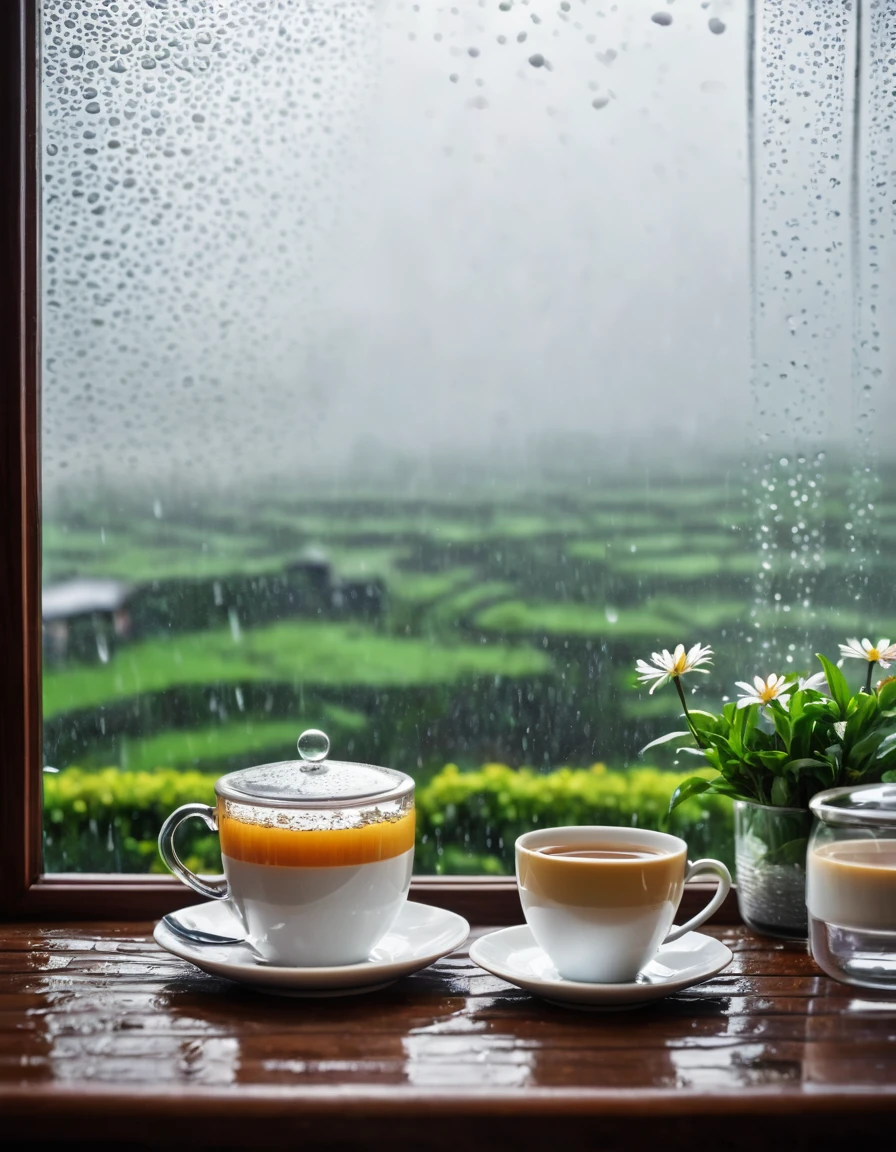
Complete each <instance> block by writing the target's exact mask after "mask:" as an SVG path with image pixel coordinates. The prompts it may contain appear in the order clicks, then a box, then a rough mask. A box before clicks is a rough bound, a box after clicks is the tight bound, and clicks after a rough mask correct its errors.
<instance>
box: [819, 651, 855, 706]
mask: <svg viewBox="0 0 896 1152" xmlns="http://www.w3.org/2000/svg"><path fill="white" fill-rule="evenodd" d="M816 656H817V657H818V659H819V660H820V661H821V666H822V668H824V674H825V676H826V677H827V681H828V687H829V688H830V690H831V696H832V697H833V700H834V702H835V703H836V705H837V707H838V708H839V709H840V715H841V716H845V715H846V709H847V708H848V706H849V700H850V696H851V693H850V691H849V685H848V684H847V683H846V677H845V676H844V675H843V673H842V672H841V671H840V669H839V668H838V667H837V665H836V664H832V663H831V661H830V660H828V658H827V657H826V656H822V655H821V653H820V652H817V653H816Z"/></svg>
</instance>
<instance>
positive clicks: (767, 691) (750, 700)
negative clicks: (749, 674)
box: [737, 672, 793, 708]
mask: <svg viewBox="0 0 896 1152" xmlns="http://www.w3.org/2000/svg"><path fill="white" fill-rule="evenodd" d="M737 686H738V688H743V690H744V692H745V693H746V695H745V696H739V697H738V699H737V706H738V708H746V707H747V706H748V705H750V704H770V703H771V702H772V700H777V701H779V703H781V704H783V705H784V707H785V708H786V707H787V701H788V700H789V699H790V693H789V692H785V691H784V689H785V688H792V687H793V684H792V682H788V680H787V677H786V676H778V675H776V674H775V673H774V672H773V673H772V674H771V676H769V678H768V679H767V680H763V679H762V677H761V676H754V677H753V683H752V684H748V683H747V681H746V680H738V681H737Z"/></svg>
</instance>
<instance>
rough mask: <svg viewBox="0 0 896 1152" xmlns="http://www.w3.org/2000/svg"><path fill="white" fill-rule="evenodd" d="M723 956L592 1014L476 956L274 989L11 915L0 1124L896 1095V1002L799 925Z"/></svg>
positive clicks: (252, 1134) (432, 1133) (700, 1118)
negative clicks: (358, 992)
mask: <svg viewBox="0 0 896 1152" xmlns="http://www.w3.org/2000/svg"><path fill="white" fill-rule="evenodd" d="M713 931H714V932H715V934H716V935H718V936H719V937H720V938H721V939H723V940H724V941H725V942H726V943H727V944H728V945H729V946H730V947H731V949H732V950H733V952H734V961H733V963H732V964H731V966H730V967H729V968H728V969H727V970H726V971H725V972H723V973H722V974H721V975H719V976H716V977H714V978H713V979H712V980H709V981H707V982H706V983H704V984H701V985H699V986H698V987H695V988H692V989H689V990H687V991H686V992H684V993H681V994H678V995H676V996H671V997H669V998H667V999H665V1000H663V1001H660V1002H658V1003H655V1004H653V1005H650V1006H647V1007H642V1008H639V1009H636V1010H629V1011H622V1012H614V1013H584V1012H577V1011H571V1010H567V1009H563V1008H559V1007H554V1006H552V1005H550V1004H547V1003H544V1002H543V1001H541V1000H539V999H537V998H535V997H533V996H531V995H529V994H528V993H526V992H522V991H520V990H518V989H516V988H513V987H511V986H509V985H508V984H505V983H504V982H502V981H501V980H497V979H495V978H494V977H492V976H490V975H488V974H487V973H485V972H483V971H482V970H481V969H479V968H477V967H476V966H475V965H473V964H472V963H471V962H470V960H469V957H468V955H467V949H466V947H464V948H462V949H460V950H459V951H458V952H456V953H454V954H453V955H452V956H449V957H447V958H445V959H444V960H442V961H441V962H439V963H438V964H436V965H434V966H433V967H432V968H430V969H428V970H427V971H425V972H422V973H419V974H418V975H415V976H412V977H409V978H407V979H404V980H402V981H400V982H399V983H397V984H395V985H393V986H392V987H391V988H389V989H386V990H384V991H380V992H374V993H370V994H367V995H364V996H358V997H351V998H345V999H335V1000H325V1001H309V1000H294V999H284V998H277V997H273V996H265V995H262V994H259V993H255V992H251V991H248V990H245V989H243V988H240V987H238V986H236V985H234V984H230V983H228V982H226V981H223V980H219V979H215V978H213V977H210V976H207V975H204V974H203V973H201V972H199V971H198V970H197V969H195V968H194V967H192V966H191V965H190V964H188V963H186V962H184V961H181V960H178V959H175V958H174V957H172V956H170V955H168V954H167V953H165V952H163V951H162V950H161V949H160V948H159V947H158V946H157V945H156V944H155V943H154V942H153V940H152V937H151V935H150V932H151V925H149V924H78V925H68V926H65V925H57V926H53V927H36V926H34V925H0V1131H2V1132H3V1134H4V1139H5V1140H6V1141H9V1140H12V1141H13V1142H35V1143H45V1144H46V1146H47V1147H50V1146H58V1145H59V1144H60V1143H62V1142H70V1143H74V1144H78V1143H81V1144H87V1143H90V1144H93V1145H95V1144H98V1143H105V1144H114V1145H115V1146H116V1147H118V1148H125V1147H161V1146H165V1147H176V1146H184V1147H187V1146H189V1147H192V1148H195V1147H200V1146H206V1147H209V1146H211V1147H233V1146H246V1145H252V1146H255V1145H259V1146H261V1145H265V1146H272V1147H273V1146H295V1145H298V1144H302V1143H304V1144H305V1145H306V1146H308V1147H314V1148H334V1149H336V1148H349V1147H354V1148H364V1147H368V1146H372V1145H373V1144H374V1143H377V1142H379V1141H386V1140H388V1142H389V1143H390V1145H391V1146H392V1147H395V1148H405V1147H407V1148H421V1147H433V1148H447V1147H449V1146H457V1145H458V1144H459V1143H462V1144H463V1145H464V1146H465V1148H478V1147H490V1148H492V1147H504V1146H510V1145H509V1144H508V1142H511V1143H512V1146H513V1147H518V1148H529V1147H533V1148H534V1147H544V1145H545V1144H546V1143H548V1142H550V1143H552V1144H557V1142H558V1141H561V1142H562V1147H563V1148H564V1149H578V1148H589V1149H593V1148H602V1149H607V1148H610V1149H612V1148H617V1147H619V1148H628V1149H631V1148H638V1147H641V1146H644V1147H647V1146H651V1147H654V1146H662V1148H664V1149H666V1148H672V1147H675V1148H679V1147H681V1148H684V1147H687V1148H690V1149H693V1148H694V1142H695V1141H697V1142H698V1143H699V1144H706V1145H707V1146H709V1143H710V1142H712V1143H714V1144H715V1145H716V1146H718V1147H724V1148H729V1147H730V1148H734V1147H746V1146H748V1145H751V1146H755V1143H756V1141H757V1140H760V1139H761V1140H765V1141H766V1142H767V1143H768V1142H769V1140H771V1139H773V1140H774V1144H773V1146H775V1147H778V1146H781V1145H782V1143H783V1142H784V1141H786V1143H787V1144H788V1145H789V1146H791V1147H793V1148H806V1149H808V1148H813V1149H816V1148H818V1147H828V1146H830V1147H842V1146H843V1142H844V1141H846V1140H847V1139H854V1138H866V1137H871V1136H873V1134H874V1133H875V1132H877V1133H878V1136H879V1134H880V1131H881V1128H880V1126H881V1125H885V1126H886V1129H889V1126H890V1125H891V1124H892V1122H893V1121H894V1120H896V1116H894V1112H896V999H887V998H885V997H882V996H878V995H876V994H873V993H864V992H861V991H860V990H857V989H853V988H848V987H846V986H844V985H842V984H838V983H836V982H834V981H832V980H829V979H827V978H826V977H824V976H822V975H821V973H820V972H819V970H818V969H817V968H816V967H815V965H814V963H813V962H812V960H811V959H810V957H809V956H808V954H807V951H806V947H805V945H804V944H799V943H784V942H781V941H777V940H770V939H764V938H759V937H757V936H754V935H752V934H751V933H750V932H749V931H748V930H747V929H745V928H742V927H720V928H717V929H714V930H713Z"/></svg>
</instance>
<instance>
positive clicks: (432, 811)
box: [416, 764, 734, 873]
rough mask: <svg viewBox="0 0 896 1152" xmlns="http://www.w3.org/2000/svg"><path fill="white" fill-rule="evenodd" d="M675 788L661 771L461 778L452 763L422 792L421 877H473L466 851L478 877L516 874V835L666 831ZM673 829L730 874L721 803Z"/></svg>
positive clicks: (499, 768)
mask: <svg viewBox="0 0 896 1152" xmlns="http://www.w3.org/2000/svg"><path fill="white" fill-rule="evenodd" d="M675 784H676V776H675V774H674V773H672V772H661V771H659V770H658V769H656V768H633V769H631V770H629V771H626V772H620V771H611V770H609V769H607V768H606V767H605V766H604V765H603V764H595V765H593V766H592V767H591V768H558V769H556V770H555V771H553V772H548V773H545V772H536V771H533V770H532V769H531V768H520V769H513V768H508V767H507V766H506V765H505V764H487V765H485V767H483V768H481V769H479V770H478V771H475V772H461V771H460V770H459V769H458V768H457V767H455V765H453V764H449V765H447V766H446V767H445V768H443V769H442V771H441V772H440V773H439V774H438V775H437V776H435V777H433V779H432V780H431V781H430V783H429V784H427V785H426V786H425V787H423V788H421V789H420V790H419V792H418V793H417V859H416V867H417V871H418V872H422V873H431V872H445V873H452V872H458V871H472V870H473V869H467V868H463V869H462V868H460V867H458V856H459V848H461V847H462V849H463V850H464V851H465V853H466V854H468V855H469V856H471V857H473V858H474V859H476V860H477V861H478V863H479V865H480V866H479V867H477V868H476V869H475V870H476V871H488V872H496V871H497V872H512V871H513V845H514V841H515V840H516V838H517V836H520V835H521V834H522V833H523V832H527V831H529V830H530V829H532V828H538V827H541V828H544V827H550V826H551V825H554V824H557V825H560V824H612V825H627V826H629V827H633V828H634V827H637V828H660V827H666V825H665V818H666V816H665V814H666V809H667V808H668V804H669V797H670V796H671V794H672V791H673V790H674V788H675ZM668 830H669V831H670V832H673V833H674V834H675V835H677V836H681V837H683V838H684V839H685V840H687V842H688V847H689V849H690V853H689V854H690V856H691V858H692V859H693V858H696V857H698V856H715V857H717V858H719V859H721V860H724V861H725V862H726V863H727V864H728V865H729V867H731V865H732V862H733V836H734V833H733V823H732V815H731V806H730V803H729V802H728V801H726V800H724V799H723V798H721V797H709V798H707V800H706V802H703V798H702V797H701V798H700V802H698V803H696V804H695V803H694V802H693V801H689V802H688V803H687V804H683V805H681V807H680V808H677V809H676V810H675V812H674V814H673V816H672V819H671V822H670V823H669V825H668ZM487 860H488V861H491V863H490V864H489V865H488V866H486V864H485V862H484V861H487Z"/></svg>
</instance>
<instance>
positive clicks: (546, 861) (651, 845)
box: [516, 825, 731, 984]
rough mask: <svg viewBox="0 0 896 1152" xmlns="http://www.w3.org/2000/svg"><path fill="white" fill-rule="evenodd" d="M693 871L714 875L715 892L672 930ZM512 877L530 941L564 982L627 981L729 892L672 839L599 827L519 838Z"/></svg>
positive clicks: (721, 869) (712, 866)
mask: <svg viewBox="0 0 896 1152" xmlns="http://www.w3.org/2000/svg"><path fill="white" fill-rule="evenodd" d="M546 848H562V849H566V850H569V851H576V850H577V849H578V850H583V849H587V848H601V849H605V850H610V851H622V850H623V849H624V848H630V849H634V850H636V851H638V850H640V851H643V852H647V853H650V854H651V855H650V856H648V857H646V858H644V859H638V858H631V859H624V858H623V859H612V860H610V859H585V858H581V857H578V858H576V857H571V856H563V855H556V854H550V855H545V854H544V851H543V850H544V849H546ZM700 872H714V873H715V874H716V875H717V876H718V877H719V886H718V889H717V890H716V893H715V895H714V896H713V898H712V899H711V900H710V902H709V903H708V904H707V906H706V907H705V908H704V909H703V910H702V911H701V912H700V913H698V915H696V916H694V917H693V918H692V919H691V920H689V921H688V922H687V924H683V925H682V926H681V927H679V928H672V923H673V921H674V919H675V913H676V912H677V911H678V905H679V903H680V902H681V896H682V892H683V890H684V885H685V881H686V880H688V879H689V878H690V877H691V876H694V875H696V874H697V873H700ZM516 876H517V884H518V885H519V892H520V901H521V903H522V905H523V912H524V914H525V917H526V922H527V923H528V925H529V928H530V929H531V931H532V935H533V936H534V938H535V942H536V944H538V946H539V947H540V948H541V949H542V950H543V951H544V952H546V953H547V955H548V956H549V957H550V959H551V961H552V962H553V964H554V967H555V968H556V969H557V971H558V972H559V973H560V975H561V976H562V977H564V979H567V980H576V981H581V982H583V983H589V984H591V983H594V984H621V983H628V982H630V981H632V980H634V979H635V977H636V976H637V975H638V973H639V972H640V971H641V970H642V969H643V968H644V967H645V966H646V965H647V964H648V963H649V962H650V961H651V960H652V959H653V957H654V956H655V955H656V953H657V950H658V948H659V947H660V945H661V944H666V943H669V942H670V941H672V940H677V939H678V938H679V937H680V936H683V935H684V934H685V933H686V932H692V931H693V930H694V929H695V928H698V927H699V926H700V925H701V924H703V923H704V922H705V921H706V920H708V919H709V917H710V916H711V915H712V914H713V912H715V911H716V909H717V908H718V907H719V906H720V905H721V904H722V901H723V900H724V899H725V897H726V896H727V895H728V892H729V889H730V888H731V875H730V873H729V872H728V869H727V868H726V867H725V865H724V864H722V863H721V861H719V860H696V861H695V862H694V863H693V864H690V863H688V859H687V844H685V842H684V840H681V839H679V838H678V837H677V836H669V835H667V834H666V833H665V832H652V831H650V830H648V829H643V828H611V827H603V826H601V825H586V826H579V827H571V828H540V829H538V831H536V832H527V833H525V835H523V836H520V838H519V839H518V840H517V842H516ZM670 929H671V931H670Z"/></svg>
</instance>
